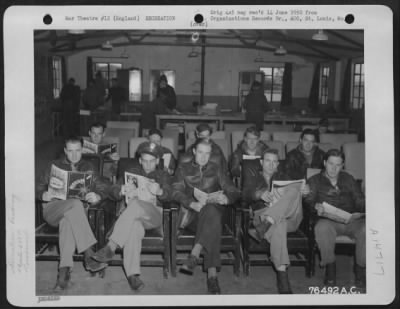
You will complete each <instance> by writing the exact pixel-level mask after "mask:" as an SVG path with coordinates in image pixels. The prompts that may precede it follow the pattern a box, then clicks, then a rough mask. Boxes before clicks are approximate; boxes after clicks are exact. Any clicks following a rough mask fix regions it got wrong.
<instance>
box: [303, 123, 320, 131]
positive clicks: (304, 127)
mask: <svg viewBox="0 0 400 309" xmlns="http://www.w3.org/2000/svg"><path fill="white" fill-rule="evenodd" d="M305 129H311V130H316V129H318V125H316V124H314V125H312V124H306V125H304V126H302V127H301V131H304V130H305Z"/></svg>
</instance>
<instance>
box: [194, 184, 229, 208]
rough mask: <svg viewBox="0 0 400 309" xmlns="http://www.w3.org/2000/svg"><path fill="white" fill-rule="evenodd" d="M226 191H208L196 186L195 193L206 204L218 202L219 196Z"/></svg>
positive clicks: (199, 200) (197, 198) (196, 197)
mask: <svg viewBox="0 0 400 309" xmlns="http://www.w3.org/2000/svg"><path fill="white" fill-rule="evenodd" d="M223 193H224V191H222V190H220V191H215V192H212V193H206V192H204V191H201V190H199V189H197V188H194V190H193V195H194V197H195V199H196V200H197V201H198V202H203V203H204V204H207V203H213V202H216V201H217V199H218V197H219V196H220V195H221V194H223Z"/></svg>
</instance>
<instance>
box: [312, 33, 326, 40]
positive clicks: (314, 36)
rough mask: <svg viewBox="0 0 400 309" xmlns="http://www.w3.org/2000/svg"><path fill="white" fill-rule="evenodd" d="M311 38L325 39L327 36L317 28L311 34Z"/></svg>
mask: <svg viewBox="0 0 400 309" xmlns="http://www.w3.org/2000/svg"><path fill="white" fill-rule="evenodd" d="M312 39H313V40H316V41H327V40H328V36H327V35H326V34H325V32H324V30H318V32H317V33H314V34H313V36H312Z"/></svg>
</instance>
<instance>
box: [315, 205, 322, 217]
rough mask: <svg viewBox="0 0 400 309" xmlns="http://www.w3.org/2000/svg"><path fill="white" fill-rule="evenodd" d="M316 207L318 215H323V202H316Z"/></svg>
mask: <svg viewBox="0 0 400 309" xmlns="http://www.w3.org/2000/svg"><path fill="white" fill-rule="evenodd" d="M315 209H316V210H317V214H318V216H322V215H323V213H324V207H323V206H322V204H321V203H316V204H315Z"/></svg>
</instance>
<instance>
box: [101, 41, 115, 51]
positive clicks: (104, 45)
mask: <svg viewBox="0 0 400 309" xmlns="http://www.w3.org/2000/svg"><path fill="white" fill-rule="evenodd" d="M101 48H102V49H107V50H110V49H112V48H113V46H112V45H111V43H110V41H106V42H105V43H103V44H102V45H101Z"/></svg>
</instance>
